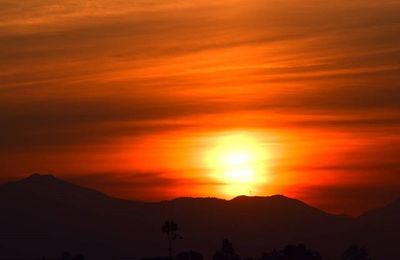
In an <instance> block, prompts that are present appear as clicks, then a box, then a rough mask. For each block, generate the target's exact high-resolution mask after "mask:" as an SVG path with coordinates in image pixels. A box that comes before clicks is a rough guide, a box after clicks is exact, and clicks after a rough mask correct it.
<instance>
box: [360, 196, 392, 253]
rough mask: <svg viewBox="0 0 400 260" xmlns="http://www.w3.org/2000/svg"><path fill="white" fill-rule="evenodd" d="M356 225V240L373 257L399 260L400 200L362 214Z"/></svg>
mask: <svg viewBox="0 0 400 260" xmlns="http://www.w3.org/2000/svg"><path fill="white" fill-rule="evenodd" d="M357 224H358V225H357V231H356V234H357V235H358V240H359V241H362V242H363V243H364V244H366V245H368V246H369V247H370V248H371V251H372V252H371V253H372V254H373V255H375V256H379V257H380V259H400V253H399V249H398V243H399V241H400V199H399V200H396V201H393V202H391V203H389V204H388V205H387V206H385V207H383V208H379V209H375V210H371V211H369V212H367V213H365V214H363V215H362V216H361V217H360V218H359V219H358V222H357ZM394 256H395V258H394Z"/></svg>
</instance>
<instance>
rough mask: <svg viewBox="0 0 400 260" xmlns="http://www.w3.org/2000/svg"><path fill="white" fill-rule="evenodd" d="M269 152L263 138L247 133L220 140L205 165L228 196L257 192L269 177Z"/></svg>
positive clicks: (229, 134) (222, 136) (222, 137)
mask: <svg viewBox="0 0 400 260" xmlns="http://www.w3.org/2000/svg"><path fill="white" fill-rule="evenodd" d="M267 159H268V152H267V150H266V148H265V145H264V144H263V142H262V138H260V137H259V136H257V135H255V134H251V133H247V132H239V133H228V134H223V135H221V136H219V137H216V138H215V140H214V144H213V147H212V148H211V149H209V150H208V151H207V152H206V156H205V161H206V165H207V168H209V169H210V171H211V175H212V177H213V178H215V179H217V180H218V181H220V182H222V183H223V184H224V185H223V187H224V191H223V193H225V194H226V195H244V194H249V193H252V192H254V189H256V188H257V187H258V186H259V185H260V184H262V183H264V182H265V181H266V177H267V171H266V170H267V169H266V168H267V167H266V166H267V164H266V162H267Z"/></svg>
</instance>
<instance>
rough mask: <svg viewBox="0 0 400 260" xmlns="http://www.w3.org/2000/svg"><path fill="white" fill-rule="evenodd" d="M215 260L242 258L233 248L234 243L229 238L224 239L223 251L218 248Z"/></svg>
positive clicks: (237, 259) (236, 259)
mask: <svg viewBox="0 0 400 260" xmlns="http://www.w3.org/2000/svg"><path fill="white" fill-rule="evenodd" d="M213 259H214V260H240V257H239V255H237V254H236V252H235V250H234V249H233V245H232V243H231V242H230V241H229V240H228V239H224V240H223V241H222V248H221V251H219V250H217V251H216V252H215V254H214V256H213Z"/></svg>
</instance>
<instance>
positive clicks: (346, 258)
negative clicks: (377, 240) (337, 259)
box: [342, 244, 371, 260]
mask: <svg viewBox="0 0 400 260" xmlns="http://www.w3.org/2000/svg"><path fill="white" fill-rule="evenodd" d="M370 259H371V258H370V257H369V255H368V250H367V248H366V247H359V246H357V245H354V244H353V245H350V246H349V247H348V248H347V249H346V251H344V253H343V255H342V260H370Z"/></svg>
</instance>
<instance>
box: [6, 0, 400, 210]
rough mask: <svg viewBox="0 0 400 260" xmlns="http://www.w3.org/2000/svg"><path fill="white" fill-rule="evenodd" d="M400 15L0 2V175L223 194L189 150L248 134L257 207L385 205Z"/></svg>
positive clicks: (393, 152)
mask: <svg viewBox="0 0 400 260" xmlns="http://www.w3.org/2000/svg"><path fill="white" fill-rule="evenodd" d="M399 12H400V3H399V1H391V0H383V1H379V2H377V1H369V0H367V1H365V0H364V1H361V0H359V1H358V0H357V1H351V2H349V1H341V0H340V1H333V0H328V1H311V0H293V1H284V0H272V1H261V0H250V1H240V0H228V1H208V0H198V1H179V0H176V1H174V0H163V1H161V0H154V1H149V0H148V1H144V0H143V1H140V0H138V1H128V0H108V1H105V0H98V1H77V0H69V1H62V2H60V1H50V0H31V1H9V0H0V60H1V62H0V123H1V131H0V144H1V145H0V155H1V157H0V165H1V169H0V171H1V173H2V175H3V176H4V179H10V178H16V177H18V176H23V175H26V174H28V173H30V172H33V171H46V172H54V173H57V174H59V175H62V176H65V177H67V178H70V179H71V180H72V179H73V180H77V181H78V182H79V180H80V182H81V183H82V184H87V185H89V186H90V185H92V186H93V187H99V188H102V189H103V190H107V191H109V192H111V193H112V194H113V195H116V196H125V197H131V198H139V199H159V198H168V197H171V196H175V195H180V194H175V193H174V191H176V190H177V187H180V186H182V182H184V183H185V186H188V183H191V184H192V186H193V187H195V188H193V189H191V190H188V191H185V190H183V191H182V195H202V196H204V195H209V194H205V193H204V192H202V191H204V190H205V189H204V186H207V187H211V188H210V189H209V190H212V191H216V190H217V189H218V188H217V187H218V185H220V184H219V183H215V182H213V181H212V180H207V179H206V178H204V169H203V166H202V164H201V163H200V160H196V159H195V158H196V156H198V154H199V151H203V150H204V149H206V148H207V145H210V144H209V143H207V140H208V138H209V136H215V135H218V134H223V133H225V132H227V131H228V132H229V131H236V130H237V131H244V130H245V131H249V132H257V133H262V134H263V135H264V136H265V145H266V146H267V147H269V150H270V151H271V153H274V154H275V157H274V161H272V162H270V164H271V168H272V169H271V171H272V172H273V178H272V177H271V178H272V179H273V180H272V181H271V182H270V183H268V184H266V186H265V187H264V189H263V190H262V191H260V193H261V194H260V195H267V194H271V193H286V194H287V195H293V196H296V197H298V198H305V199H306V200H307V201H309V202H311V203H313V204H315V205H322V206H323V207H325V208H326V209H328V210H332V211H336V212H339V211H348V212H352V213H354V212H358V211H360V210H364V209H365V208H366V207H367V205H368V203H369V204H370V205H373V204H374V203H375V204H376V205H378V204H382V203H383V202H385V201H383V202H382V201H376V199H375V197H376V196H375V194H377V192H378V191H379V192H382V193H383V194H385V195H384V196H382V200H390V199H392V198H395V197H396V196H398V195H399V193H398V191H399V190H400V172H399V170H400V163H399V162H398V158H399V156H400V151H399V149H397V148H398V147H399V145H400V138H399V137H398V132H399V130H400V113H399V112H400V83H399V82H400V47H399V46H400V16H399V15H398V14H399ZM182 158H184V159H182ZM94 176H102V177H101V178H100V177H98V178H97V177H94ZM121 179H123V180H124V181H123V182H124V183H130V185H129V186H130V187H132V193H131V194H130V193H129V188H127V186H126V184H123V185H122V184H121V181H120V180H121ZM96 180H99V181H96ZM101 180H107V181H105V182H103V181H101ZM104 183H110V186H112V188H110V187H106V185H104ZM118 183H119V184H118ZM135 183H137V185H135ZM143 183H147V184H146V185H144V184H143ZM151 183H154V185H151ZM387 183H390V185H389V184H387ZM111 184H112V185H111ZM139 185H140V187H141V188H140V189H139V190H140V191H138V188H137V187H139ZM189 186H190V185H189ZM353 188H354V190H353V191H351V192H350V191H349V190H352V189H353ZM355 192H356V193H357V195H354V193H355ZM150 193H151V194H152V195H151V196H149V195H148V196H146V194H150ZM338 194H341V195H340V196H339V197H340V198H342V197H347V198H348V199H343V201H344V203H345V204H346V205H344V204H343V203H342V204H340V201H341V200H340V201H339V200H333V199H332V198H334V197H336V196H338ZM211 195H215V196H218V195H219V194H218V192H215V193H214V194H211ZM360 197H361V198H364V200H365V201H363V202H360V199H359V198H360ZM352 198H354V199H352ZM354 203H360V206H359V207H354V206H353V207H350V206H349V205H353V204H354ZM363 203H364V204H363Z"/></svg>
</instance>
